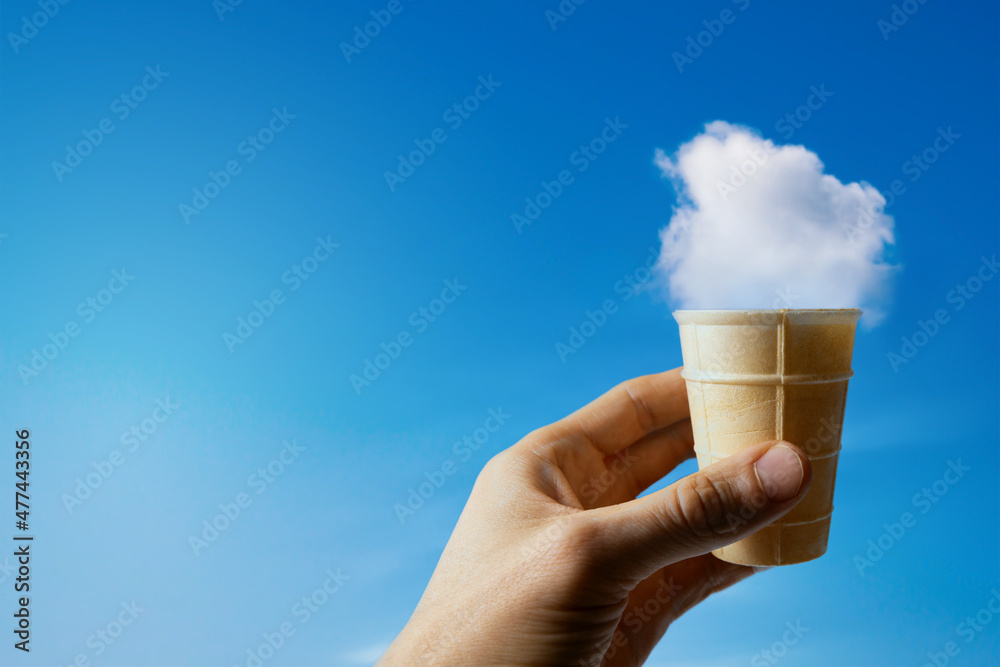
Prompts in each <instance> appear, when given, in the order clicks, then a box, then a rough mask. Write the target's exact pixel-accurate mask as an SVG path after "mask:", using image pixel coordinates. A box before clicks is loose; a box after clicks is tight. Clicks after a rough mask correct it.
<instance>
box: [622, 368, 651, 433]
mask: <svg viewBox="0 0 1000 667" xmlns="http://www.w3.org/2000/svg"><path fill="white" fill-rule="evenodd" d="M621 386H622V389H624V391H625V394H626V395H627V396H628V397H629V400H630V401H631V402H632V407H633V408H634V409H635V417H636V420H637V421H638V423H639V426H640V428H642V430H643V431H648V430H649V429H650V428H652V427H653V425H654V424H655V423H656V417H655V416H654V415H653V411H652V409H651V408H650V407H649V405H648V404H647V403H646V401H645V400H644V399H643V397H642V392H641V391H640V390H639V386H638V383H637V381H636V380H628V381H626V382H623V383H622V385H621Z"/></svg>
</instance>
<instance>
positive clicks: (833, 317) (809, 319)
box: [673, 308, 862, 326]
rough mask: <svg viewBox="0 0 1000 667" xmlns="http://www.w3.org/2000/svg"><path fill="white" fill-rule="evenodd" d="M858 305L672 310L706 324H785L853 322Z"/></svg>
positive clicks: (679, 317)
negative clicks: (770, 308)
mask: <svg viewBox="0 0 1000 667" xmlns="http://www.w3.org/2000/svg"><path fill="white" fill-rule="evenodd" d="M861 315H862V310H861V309H860V308H778V309H774V310H768V309H732V310H723V309H707V310H692V309H688V310H675V311H674V312H673V316H674V319H675V320H677V323H678V324H708V325H720V326H725V325H730V326H739V325H744V326H746V325H768V324H769V325H776V324H779V323H787V324H854V323H856V322H857V321H858V320H859V319H861Z"/></svg>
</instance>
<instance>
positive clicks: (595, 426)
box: [558, 368, 690, 456]
mask: <svg viewBox="0 0 1000 667" xmlns="http://www.w3.org/2000/svg"><path fill="white" fill-rule="evenodd" d="M689 416H690V412H689V409H688V399H687V387H686V386H685V384H684V379H683V378H682V377H681V369H680V368H675V369H673V370H670V371H666V372H665V373H656V374H654V375H643V376H641V377H637V378H633V379H631V380H626V381H625V382H622V383H621V384H620V385H618V386H617V387H615V388H614V389H612V390H611V391H609V392H607V393H606V394H604V395H603V396H601V397H600V398H598V399H597V400H595V401H593V402H591V403H589V404H587V405H585V406H584V407H582V408H580V409H579V410H577V411H576V412H574V413H572V414H570V415H569V416H567V417H565V418H563V419H562V420H561V421H560V422H558V423H559V425H560V426H562V427H564V428H565V429H566V430H567V431H568V432H569V433H570V434H571V435H579V436H582V437H583V438H585V439H586V440H588V441H589V442H590V443H591V444H593V445H594V446H595V447H597V448H598V449H599V450H600V451H601V452H603V453H604V454H605V455H606V456H607V455H610V454H617V453H618V452H620V451H621V450H623V449H625V448H626V447H629V446H630V445H632V444H634V443H635V442H637V441H638V440H640V439H642V438H643V437H645V436H647V435H649V434H650V433H653V432H655V431H659V430H660V429H663V428H666V427H668V426H672V425H673V424H676V423H677V422H680V421H683V420H685V419H688V417H689Z"/></svg>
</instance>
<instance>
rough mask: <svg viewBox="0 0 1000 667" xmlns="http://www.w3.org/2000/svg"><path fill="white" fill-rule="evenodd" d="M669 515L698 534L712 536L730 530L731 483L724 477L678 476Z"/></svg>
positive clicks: (733, 496)
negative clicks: (683, 477)
mask: <svg viewBox="0 0 1000 667" xmlns="http://www.w3.org/2000/svg"><path fill="white" fill-rule="evenodd" d="M675 494H676V497H675V498H674V499H673V500H674V502H672V503H669V504H668V507H670V508H672V510H673V516H672V517H671V518H672V519H673V521H674V522H675V523H676V524H679V525H680V526H682V527H683V528H685V529H687V530H688V531H689V532H690V533H692V534H694V535H697V536H698V537H714V536H719V535H725V534H726V533H729V532H731V530H730V526H729V522H728V520H727V519H728V517H729V514H730V511H729V508H730V507H732V505H733V501H734V499H735V494H734V492H733V488H732V486H731V485H730V484H729V483H728V482H727V481H725V480H714V479H712V478H711V477H709V476H707V475H694V476H692V477H688V478H685V479H683V480H681V481H680V482H679V483H678V484H677V486H676V490H675Z"/></svg>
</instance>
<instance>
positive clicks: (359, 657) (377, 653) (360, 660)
mask: <svg viewBox="0 0 1000 667" xmlns="http://www.w3.org/2000/svg"><path fill="white" fill-rule="evenodd" d="M388 648H389V642H385V643H384V644H373V645H371V646H363V647H361V648H357V649H354V650H352V651H347V652H346V653H343V654H341V656H340V659H341V661H342V662H346V663H348V664H351V665H374V664H375V661H376V660H378V659H379V658H381V657H382V654H383V653H385V651H386V649H388Z"/></svg>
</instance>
